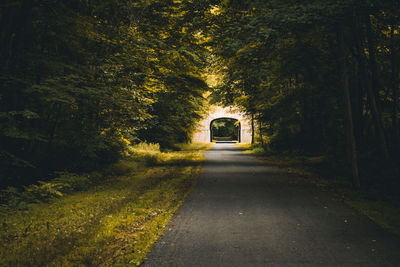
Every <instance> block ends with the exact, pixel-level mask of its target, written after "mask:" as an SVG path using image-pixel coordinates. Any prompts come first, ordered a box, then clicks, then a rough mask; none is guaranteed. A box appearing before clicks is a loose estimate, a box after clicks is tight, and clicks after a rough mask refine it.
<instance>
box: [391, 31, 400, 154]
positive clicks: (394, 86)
mask: <svg viewBox="0 0 400 267" xmlns="http://www.w3.org/2000/svg"><path fill="white" fill-rule="evenodd" d="M394 27H395V25H392V26H391V31H390V38H391V43H390V57H391V64H392V98H393V107H392V127H393V140H394V144H395V148H396V149H398V148H399V119H398V113H399V110H398V103H397V101H398V99H397V98H398V95H397V90H398V79H397V65H396V64H397V61H396V51H395V49H396V48H395V45H394Z"/></svg>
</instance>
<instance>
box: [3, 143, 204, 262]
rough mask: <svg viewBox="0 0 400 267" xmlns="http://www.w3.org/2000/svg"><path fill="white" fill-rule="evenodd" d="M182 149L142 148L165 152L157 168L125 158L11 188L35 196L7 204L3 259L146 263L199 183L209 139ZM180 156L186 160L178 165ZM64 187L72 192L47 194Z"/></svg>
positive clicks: (146, 145) (150, 146)
mask: <svg viewBox="0 0 400 267" xmlns="http://www.w3.org/2000/svg"><path fill="white" fill-rule="evenodd" d="M179 147H180V149H181V150H180V151H172V152H168V153H167V152H164V153H162V154H161V152H159V146H158V145H148V144H141V145H138V146H136V149H137V151H142V153H145V152H146V151H147V152H154V153H160V154H159V156H160V157H162V158H163V159H162V161H163V162H164V163H163V164H158V165H157V166H151V167H149V166H146V165H145V164H143V162H138V160H137V158H135V159H129V160H128V159H126V160H123V161H121V162H118V163H117V164H114V165H113V166H108V167H107V168H106V169H104V171H102V172H96V173H91V174H90V175H76V174H71V173H61V174H60V177H59V178H56V179H55V180H54V181H50V182H48V183H47V185H45V184H44V183H40V184H38V185H36V186H30V187H27V188H26V190H25V191H23V192H20V191H17V190H15V189H13V188H9V189H8V190H6V191H4V192H3V193H4V194H8V195H7V196H8V198H9V197H10V195H13V196H16V195H24V194H31V196H32V197H33V196H34V197H36V201H35V203H31V204H29V205H26V206H25V208H24V209H19V208H18V207H11V206H8V207H7V208H6V207H5V206H4V205H2V206H1V207H0V214H1V216H0V229H1V231H0V265H2V266H3V265H5V266H8V265H29V266H30V265H35V266H36V265H40V266H45V265H57V266H69V265H107V266H108V265H133V266H136V265H140V263H141V262H142V261H143V260H144V258H145V257H146V255H147V253H148V252H149V250H150V248H151V246H152V245H153V244H154V242H155V241H156V240H157V239H158V238H159V237H160V235H161V234H162V233H163V232H164V230H165V227H166V225H167V223H168V222H169V220H170V219H171V217H172V215H173V214H174V212H175V211H176V210H177V208H178V207H179V206H180V205H181V203H182V202H183V200H184V199H185V198H186V196H187V195H188V193H189V192H190V190H191V189H192V188H193V186H194V184H195V183H196V181H197V178H198V176H199V173H200V167H199V166H198V165H199V163H200V162H201V161H202V160H203V155H202V149H206V148H209V144H207V145H205V144H193V145H188V144H184V145H180V146H179ZM167 155H169V156H167ZM177 158H179V161H184V160H185V159H186V164H185V165H178V164H175V163H176V159H177ZM172 165H173V166H172ZM110 175H113V176H110ZM60 185H63V186H64V188H66V189H67V191H66V192H65V193H64V192H63V194H62V196H61V195H57V194H56V196H55V197H53V198H48V197H49V195H50V194H49V192H53V190H54V186H60ZM49 188H51V190H48V189H49ZM71 188H74V190H81V191H79V192H78V191H73V192H72V191H70V190H71ZM78 188H79V189H78ZM83 189H84V190H83ZM58 190H60V192H61V191H62V188H60V187H57V191H58ZM32 192H34V194H32ZM43 192H44V193H45V198H43V196H42V193H43ZM4 194H2V195H1V196H2V199H3V196H4ZM127 241H128V242H127Z"/></svg>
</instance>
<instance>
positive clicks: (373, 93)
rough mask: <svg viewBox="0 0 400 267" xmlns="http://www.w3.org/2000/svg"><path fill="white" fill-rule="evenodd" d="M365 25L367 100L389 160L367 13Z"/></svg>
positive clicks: (373, 46) (384, 155)
mask: <svg viewBox="0 0 400 267" xmlns="http://www.w3.org/2000/svg"><path fill="white" fill-rule="evenodd" d="M366 16H367V18H366V25H367V39H368V51H369V63H370V70H371V85H370V86H368V88H367V92H368V95H369V100H370V104H371V113H372V117H373V120H374V124H375V129H376V133H377V135H378V139H379V145H380V149H381V153H382V156H383V157H384V159H385V160H389V152H388V148H387V144H386V137H385V132H384V129H383V123H382V116H381V112H380V108H379V102H378V101H379V99H377V96H378V93H377V92H378V90H379V89H378V85H379V82H378V77H377V72H378V71H377V66H376V60H375V44H374V38H373V33H372V29H371V19H370V17H369V15H368V14H367V15H366Z"/></svg>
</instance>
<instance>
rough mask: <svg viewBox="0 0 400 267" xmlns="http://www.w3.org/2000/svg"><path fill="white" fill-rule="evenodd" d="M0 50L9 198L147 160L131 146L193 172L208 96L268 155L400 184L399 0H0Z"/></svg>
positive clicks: (0, 121)
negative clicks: (237, 114)
mask: <svg viewBox="0 0 400 267" xmlns="http://www.w3.org/2000/svg"><path fill="white" fill-rule="evenodd" d="M0 63H1V64H0V191H1V192H2V193H1V194H0V195H1V199H0V206H1V207H2V208H4V207H6V206H7V207H6V209H8V206H9V205H10V203H11V202H12V201H13V198H14V197H15V196H17V195H18V198H19V199H21V198H23V197H21V194H23V193H21V192H23V191H24V190H25V191H29V192H31V193H32V192H34V194H33V193H32V194H33V195H34V197H33V198H35V199H36V198H37V195H39V197H43V194H52V195H53V196H56V197H60V196H61V195H62V193H64V191H63V192H61V191H57V190H58V189H59V187H57V186H59V185H60V184H57V186H56V187H54V184H47V183H46V182H47V181H52V180H53V179H58V180H57V181H61V180H62V181H63V183H65V184H63V186H66V184H68V186H67V187H68V188H69V189H68V190H66V191H65V192H71V191H74V190H78V188H81V187H80V186H81V183H86V182H87V181H88V180H87V179H89V178H87V177H97V178H94V180H93V181H94V182H93V181H92V182H91V183H94V184H96V183H97V180H96V179H98V175H99V174H98V172H99V171H100V172H102V171H103V170H104V172H105V173H109V174H110V173H111V174H110V175H111V176H112V175H117V174H118V175H119V174H120V173H124V170H126V169H127V168H128V169H130V170H133V169H135V171H136V169H137V170H142V169H141V168H142V167H140V166H141V165H140V166H139V165H136V163H135V164H133V163H127V161H126V160H127V159H133V160H138V161H140V160H144V161H145V162H147V163H146V164H148V165H149V166H158V167H154V168H158V169H157V171H154V173H158V174H157V175H159V176H160V177H161V176H163V175H164V176H166V177H175V178H176V177H178V176H179V177H181V176H180V175H183V173H186V174H185V175H191V174H190V173H191V172H192V171H193V170H195V169H196V168H197V166H198V164H199V163H198V162H197V160H200V158H201V155H200V154H193V153H195V152H193V148H191V147H190V146H189V145H188V144H190V143H191V138H192V135H193V133H194V131H195V129H196V127H197V123H198V122H199V121H200V120H201V119H202V118H203V116H204V114H206V113H207V110H208V108H209V107H210V105H221V106H235V107H237V108H238V109H239V110H240V111H241V112H244V113H245V114H247V115H248V116H249V118H251V121H252V125H253V144H252V148H253V149H254V150H257V151H258V152H259V153H260V154H262V155H264V156H268V155H273V156H276V157H281V158H283V159H288V160H292V159H297V160H300V161H301V162H302V164H303V165H304V167H310V168H313V170H316V171H317V172H318V173H320V174H321V175H323V176H325V177H328V178H330V179H339V180H340V179H344V180H346V181H348V182H349V183H351V184H352V186H353V187H354V188H374V189H375V190H377V191H379V192H380V193H379V194H383V195H385V196H387V197H388V198H389V199H394V198H396V197H397V198H398V192H399V189H400V181H399V177H400V156H399V153H400V125H399V119H400V115H399V108H400V103H399V93H400V2H399V1H396V0H385V1H383V0H312V1H301V0H300V1H299V0H279V1H278V0H252V1H250V0H101V1H100V0H3V1H2V2H1V3H0ZM210 80H213V82H210ZM225 124H229V127H230V128H232V129H236V128H235V127H237V125H235V124H234V123H233V122H231V123H225ZM225 124H224V123H219V124H218V123H217V124H216V125H214V128H215V131H219V132H220V133H219V136H225V135H227V134H226V133H225V132H224V129H223V128H221V127H223V126H224V125H225ZM218 127H220V128H221V129H219V128H218ZM225 130H226V129H225ZM185 144H186V145H185ZM201 149H205V147H202V148H201ZM121 162H122V163H121ZM116 164H117V165H116ZM118 164H119V165H118ZM129 164H131V165H129ZM132 164H133V165H132ZM185 164H186V165H185ZM190 164H193V166H192V165H190ZM128 165H129V167H127V166H128ZM110 166H111V167H110ZM115 166H118V167H115ZM160 166H162V167H160ZM177 166H181V167H182V166H183V167H182V168H189V167H188V166H192V167H193V169H190V168H191V167H190V168H189V169H179V168H178V167H177ZM122 169H124V170H122ZM178 169H179V170H178ZM110 170H111V171H110ZM121 170H122V171H121ZM191 170H192V171H191ZM196 170H197V169H196ZM93 173H94V174H93ZM160 173H162V175H161V174H160ZM168 173H169V174H168ZM171 173H174V175H175V176H174V175H172V174H171ZM177 173H179V175H178V174H177ZM85 175H86V176H85ZM141 175H144V176H146V175H150V174H147V173H146V174H141ZM154 175H156V174H154ZM111 176H110V177H111ZM150 176H151V175H150ZM79 177H80V178H79ZM82 177H83V178H82ZM85 177H86V178H85ZM146 177H147V176H146ZM151 177H153V176H151ZM78 178H79V179H81V180H79V179H78ZM175 178H174V179H175ZM90 179H91V178H90ZM90 179H89V180H90ZM152 179H153V178H152ZM157 179H158V178H154V179H153V180H151V181H153V182H143V184H142V182H138V183H136V182H135V183H134V184H132V188H135V187H136V188H147V187H146V186H153V185H155V184H158V182H157V181H158V180H157ZM168 179H169V178H168ZM171 179H172V178H171ZM176 179H177V178H176ZM121 181H122V180H121ZM173 181H175V180H173ZM179 181H180V180H179ZM179 181H178V180H176V181H175V182H176V183H177V184H180V182H179ZM175 182H174V183H175ZM38 183H39V184H38ZM74 183H75V184H76V187H74V186H75V184H74ZM147 183H149V184H150V185H149V184H147ZM85 186H86V185H85ZM85 186H83V187H82V188H86V187H85ZM118 186H120V187H119V188H120V189H121V188H124V185H122V184H119V185H118ZM60 188H61V187H60ZM82 188H81V189H82ZM165 188H166V189H165V190H172V189H171V188H170V186H169V185H167V184H165ZM179 188H180V189H179V190H181V191H182V192H185V193H182V196H183V195H185V194H186V191H185V190H187V188H190V186H189V185H186V187H182V186H181V187H179ZM81 189H79V190H81ZM35 190H36V191H37V190H42V191H40V192H39V193H37V192H36V191H35ZM43 190H44V191H46V192H47V193H43V192H44V191H43ZM140 190H141V189H140ZM174 190H175V189H174ZM49 192H50V193H49ZM168 192H170V194H171V195H174V194H176V193H172V191H168ZM32 194H31V195H30V197H31V198H32ZM35 194H36V195H35ZM126 194H127V195H126V197H128V192H126ZM111 195H112V194H111V193H110V199H111ZM124 197H125V196H124ZM128 198H129V197H128ZM182 198H183V197H182ZM19 201H20V202H21V200H19ZM24 201H25V200H24ZM35 201H36V200H34V201H33V202H35ZM121 201H122V200H121ZM173 201H174V203H175V202H176V203H178V202H179V201H181V198H179V199H175V200H173ZM20 202H19V204H20ZM111 202H112V201H111ZM111 202H110V203H111ZM24 203H25V202H24ZM96 203H97V202H96ZM118 203H122V202H118ZM157 203H163V200H161V199H160V200H158V202H157ZM14 204H15V203H14ZM19 204H18V205H19ZM25 204H26V203H25ZM25 204H24V205H25ZM15 205H16V206H18V205H17V204H15ZM110 205H111V204H110ZM116 205H117V204H116ZM118 205H119V204H118ZM121 205H122V204H121ZM160 205H161V204H160ZM18 207H19V206H18ZM174 207H175V206H174ZM18 209H20V208H18ZM21 209H25V206H24V208H21ZM107 209H111V208H110V207H107V208H106V207H105V208H104V214H103V215H104V216H105V214H106V210H107ZM71 210H72V209H71ZM7 212H8V211H7ZM151 212H154V211H151ZM103 215H99V216H103ZM46 216H47V215H46ZM71 216H72V215H71ZM149 216H150V215H149ZM171 216H172V215H171ZM22 217H23V216H22ZM150 217H151V216H150ZM7 225H8V222H6V221H4V222H3V227H4V229H6V228H7V227H8V226H7ZM27 225H28V226H27ZM43 227H44V228H43V229H44V230H43V229H42V230H43V231H45V230H46V229H47V230H46V231H49V229H51V227H49V222H47V226H46V225H45V226H43ZM4 229H3V230H4ZM7 229H8V228H7ZM21 229H22V230H21ZM21 229H20V230H18V231H22V232H24V234H21V236H23V235H25V234H26V233H27V231H30V229H31V224H29V223H28V222H26V223H24V226H21ZM32 229H33V228H32ZM5 231H6V230H4V231H3V232H5ZM22 232H21V233H22ZM1 238H3V237H2V236H0V239H1ZM4 238H9V237H8V236H7V237H4ZM46 240H47V239H46ZM46 240H44V241H43V244H44V243H46V242H49V241H48V240H47V241H46ZM60 242H61V241H60ZM61 243H62V242H61ZM61 243H60V244H61ZM21 246H22V245H21ZM38 251H39V249H38ZM40 251H41V252H40V253H42V256H43V257H47V256H46V255H52V254H51V253H50V252H48V251H46V250H43V251H42V250H40ZM35 253H36V252H35ZM54 253H55V252H54ZM48 257H50V256H48ZM140 257H143V256H140ZM140 259H142V258H140ZM42 260H43V261H39V262H36V264H46V263H48V262H49V259H48V258H43V259H42ZM63 260H64V259H63ZM81 260H82V259H81ZM97 260H98V262H97V263H99V264H100V263H101V261H100V258H98V259H97ZM83 261H84V260H83ZM10 262H11V263H12V262H13V261H10ZM60 262H62V260H60ZM91 262H92V263H93V262H94V261H91ZM0 263H1V261H0ZM14 263H16V262H14ZM26 263H27V264H33V263H32V262H26ZM103 263H104V262H103ZM138 263H140V261H138Z"/></svg>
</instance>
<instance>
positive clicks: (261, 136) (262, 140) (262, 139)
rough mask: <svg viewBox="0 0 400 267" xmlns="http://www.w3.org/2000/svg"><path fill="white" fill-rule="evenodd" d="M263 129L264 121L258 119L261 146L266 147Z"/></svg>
mask: <svg viewBox="0 0 400 267" xmlns="http://www.w3.org/2000/svg"><path fill="white" fill-rule="evenodd" d="M261 129H262V122H261V120H260V119H258V132H259V133H260V143H261V146H262V147H264V137H263V134H262V130H261Z"/></svg>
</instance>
